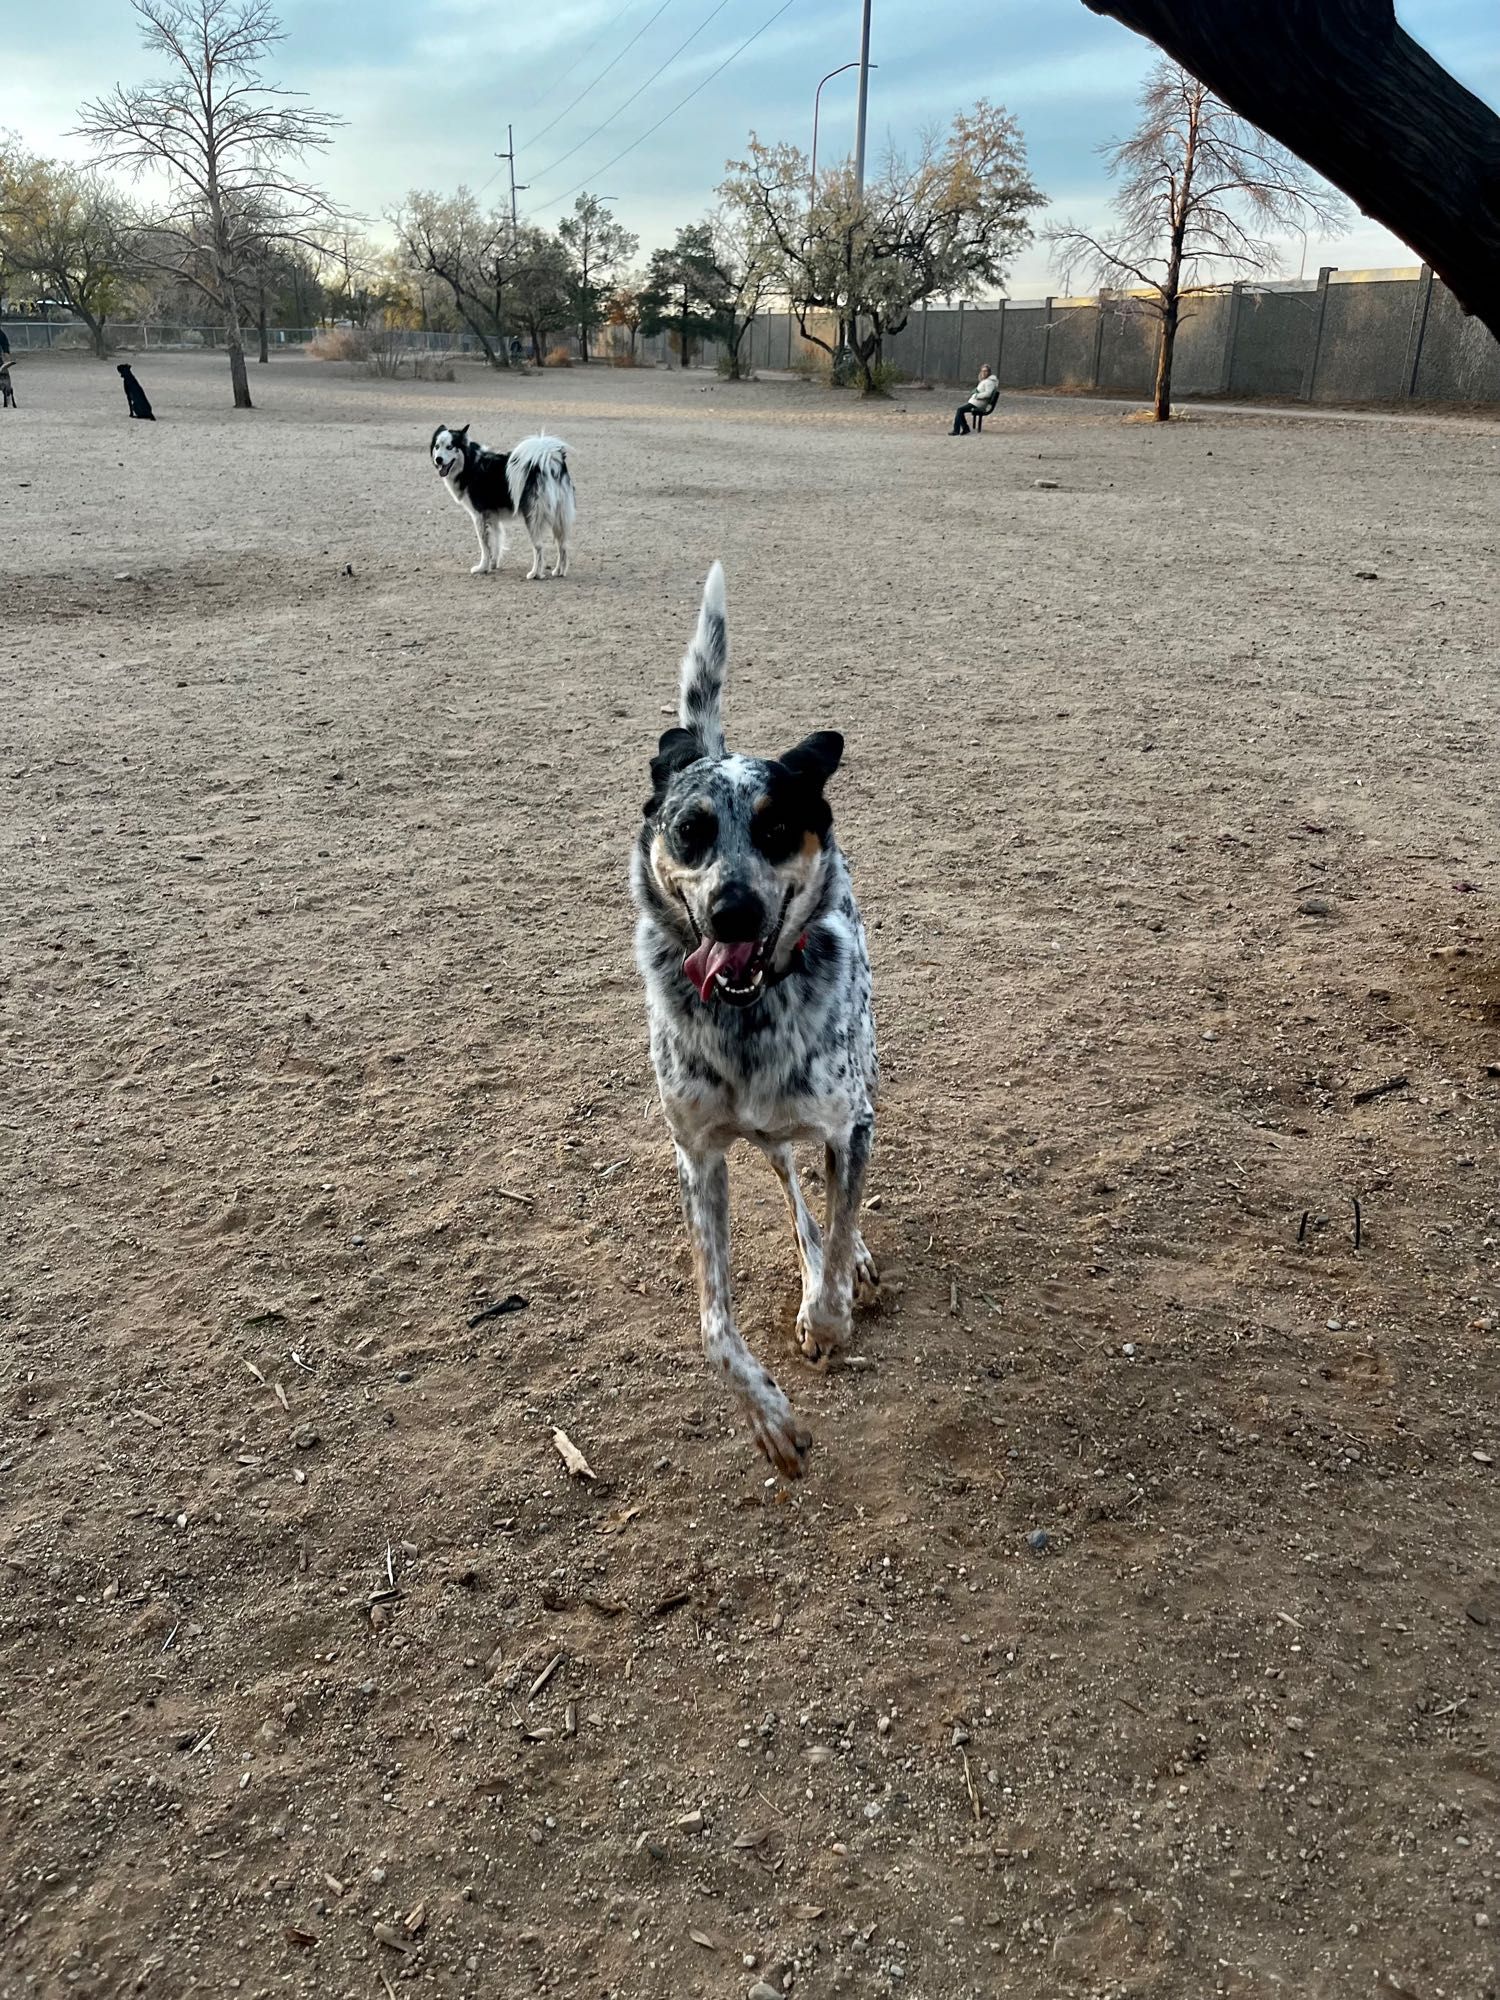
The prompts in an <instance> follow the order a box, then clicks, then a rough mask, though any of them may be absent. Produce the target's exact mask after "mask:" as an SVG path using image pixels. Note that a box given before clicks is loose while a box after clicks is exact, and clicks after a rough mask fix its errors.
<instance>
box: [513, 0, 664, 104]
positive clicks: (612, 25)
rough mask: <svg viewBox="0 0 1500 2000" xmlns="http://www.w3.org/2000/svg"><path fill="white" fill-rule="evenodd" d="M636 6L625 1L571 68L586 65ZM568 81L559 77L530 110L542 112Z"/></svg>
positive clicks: (580, 51) (629, 1)
mask: <svg viewBox="0 0 1500 2000" xmlns="http://www.w3.org/2000/svg"><path fill="white" fill-rule="evenodd" d="M635 4H636V0H625V5H624V6H623V7H622V8H621V9H620V11H619V13H618V14H611V16H610V17H609V19H608V20H607V21H606V22H605V24H604V26H603V27H602V28H601V29H600V30H599V32H598V34H597V35H595V37H594V39H593V40H592V41H591V42H590V43H588V44H587V46H586V47H584V48H581V49H580V50H579V51H578V54H577V55H576V56H575V57H574V58H573V61H572V64H571V65H570V68H571V69H572V70H576V69H577V68H578V65H579V64H580V63H586V62H587V61H588V59H589V57H590V56H591V55H592V54H593V53H594V51H595V49H597V48H598V46H599V44H600V43H601V42H602V41H603V40H604V39H605V38H606V36H608V35H612V34H613V33H614V31H615V29H616V28H618V27H619V25H620V23H621V22H622V21H623V20H624V18H625V16H626V15H627V14H629V13H630V12H631V11H632V10H633V9H634V7H635ZM647 26H648V27H649V26H650V23H649V22H648V23H647ZM566 81H567V79H566V78H565V77H558V78H557V80H556V82H555V83H553V84H552V85H550V86H549V88H548V89H546V90H544V91H543V92H542V94H541V96H540V97H536V98H533V99H532V101H531V104H530V105H529V106H528V109H529V110H531V111H540V110H541V108H542V106H543V105H544V104H545V103H546V102H547V99H548V98H549V97H555V96H556V95H557V93H558V91H559V90H561V89H562V88H563V86H564V84H565V83H566Z"/></svg>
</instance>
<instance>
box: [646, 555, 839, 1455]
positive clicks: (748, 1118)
mask: <svg viewBox="0 0 1500 2000" xmlns="http://www.w3.org/2000/svg"><path fill="white" fill-rule="evenodd" d="M726 656H727V643H726V638H725V620H724V572H723V570H722V569H720V567H719V565H718V564H717V563H715V564H714V566H713V568H712V569H711V570H710V571H709V574H708V582H707V585H706V586H705V588H704V592H703V605H702V609H701V611H700V612H699V615H698V630H697V633H696V634H695V636H694V638H693V641H692V644H691V645H690V646H689V647H688V650H687V655H686V657H685V658H684V660H683V663H682V683H681V689H680V694H679V710H678V712H679V716H680V726H679V727H678V728H676V729H669V730H668V731H667V733H666V735H665V736H663V737H662V739H661V742H660V743H659V744H658V746H657V752H656V755H655V756H654V757H653V758H652V760H651V797H650V798H649V799H648V800H647V802H646V809H645V819H644V823H643V825H642V827H641V830H640V834H639V837H638V838H637V841H636V846H635V854H634V858H633V861H632V865H631V887H632V889H633V891H634V896H635V906H636V932H635V951H636V962H637V963H638V965H639V966H640V969H641V976H642V978H643V979H644V981H645V985H646V1016H647V1020H648V1023H649V1026H650V1031H651V1060H652V1064H653V1066H654V1068H655V1070H656V1081H657V1087H658V1088H659V1090H660V1092H661V1102H662V1109H663V1111H664V1112H665V1114H666V1120H667V1124H668V1126H669V1127H670V1129H671V1133H672V1137H673V1138H674V1139H675V1140H676V1142H677V1178H678V1182H679V1184H680V1186H681V1189H682V1204H683V1208H684V1211H685V1212H686V1215H687V1225H688V1234H689V1237H690V1238H691V1241H692V1247H693V1264H694V1268H695V1270H696V1272H697V1276H698V1298H699V1308H700V1314H701V1319H702V1326H703V1345H704V1350H705V1352H706V1354H707V1356H708V1364H709V1367H710V1368H711V1369H712V1370H713V1371H714V1373H715V1375H716V1376H718V1378H719V1379H720V1380H721V1381H722V1383H723V1385H724V1387H725V1388H726V1389H727V1390H728V1391H729V1392H730V1394H731V1395H732V1396H733V1397H734V1398H735V1400H736V1401H737V1402H738V1403H739V1405H740V1407H741V1409H742V1410H743V1411H744V1413H745V1415H746V1417H747V1418H748V1419H749V1423H750V1429H751V1432H752V1434H753V1436H754V1438H755V1442H756V1443H757V1444H758V1445H759V1446H760V1448H761V1450H762V1451H763V1452H764V1453H765V1454H766V1456H767V1458H769V1459H770V1461H771V1463H772V1464H773V1465H774V1466H775V1467H776V1469H777V1471H778V1472H781V1473H783V1474H785V1476H786V1477H787V1478H789V1479H795V1478H796V1477H797V1476H798V1475H799V1474H800V1473H801V1472H802V1471H803V1469H804V1467H805V1464H806V1460H807V1449H808V1444H809V1438H808V1435H807V1432H806V1431H805V1430H804V1429H803V1428H802V1426H801V1425H800V1424H799V1423H798V1421H797V1419H796V1416H795V1414H794V1413H793V1410H792V1408H791V1405H790V1404H789V1403H788V1402H787V1399H786V1397H785V1396H784V1395H783V1394H782V1392H781V1390H780V1389H779V1388H778V1387H777V1385H776V1383H775V1382H774V1381H773V1380H772V1379H771V1377H770V1375H769V1374H768V1373H767V1371H766V1370H765V1369H764V1368H763V1367H762V1366H761V1365H760V1363H759V1362H758V1361H757V1360H756V1359H755V1357H754V1356H753V1355H752V1354H751V1352H750V1350H749V1348H748V1347H746V1345H745V1342H744V1339H743V1337H742V1336H741V1334H740V1332H739V1329H738V1327H737V1326H736V1325H735V1319H734V1301H733V1297H732V1294H731V1286H730V1274H731V1259H730V1250H729V1173H728V1168H727V1166H726V1163H725V1154H726V1152H727V1151H728V1149H729V1147H730V1146H731V1145H732V1144H733V1143H734V1141H735V1140H736V1139H745V1140H748V1141H749V1143H750V1144H751V1145H752V1146H754V1147H755V1148H756V1149H757V1150H758V1151H759V1152H761V1153H763V1154H764V1155H765V1157H766V1158H767V1160H769V1161H770V1163H771V1166H772V1169H773V1170H774V1172H775V1174H776V1177H777V1179H778V1180H779V1181H780V1182H781V1188H782V1193H783V1194H784V1195H785V1197H786V1203H787V1207H788V1209H789V1210H790V1211H791V1218H792V1229H793V1232H794V1233H795V1236H796V1240H797V1257H798V1262H799V1263H800V1265H801V1267H802V1305H801V1309H800V1311H799V1312H798V1314H797V1339H798V1343H799V1345H800V1347H801V1349H802V1353H803V1355H804V1356H805V1357H806V1359H807V1360H809V1361H811V1362H814V1363H821V1362H823V1361H825V1360H826V1359H827V1357H828V1356H829V1355H831V1354H833V1353H834V1352H836V1350H837V1349H838V1348H840V1347H841V1346H843V1344H844V1343H845V1341H847V1340H848V1338H849V1330H850V1316H849V1315H850V1307H851V1306H852V1305H853V1303H854V1300H855V1296H856V1294H858V1295H859V1296H860V1298H861V1300H862V1302H863V1301H867V1300H869V1299H870V1298H872V1297H873V1296H874V1293H875V1289H876V1286H877V1285H878V1283H879V1279H878V1277H877V1275H876V1271H875V1265H874V1262H873V1260H872V1259H871V1256H870V1253H869V1251H868V1250H867V1249H866V1248H865V1243H864V1238H863V1237H862V1236H861V1235H860V1233H859V1211H860V1203H861V1200H862V1198H863V1194H864V1182H865V1169H866V1167H867V1165H868V1163H869V1158H870V1147H871V1143H872V1141H873V1139H874V1134H875V1098H876V1092H877V1086H878V1069H877V1064H876V1059H875V1020H874V1015H873V1012H872V1008H871V999H870V960H869V955H868V953H867V951H866V947H865V931H864V925H863V924H862V923H861V921H860V915H859V909H858V906H857V905H856V903H855V901H854V890H853V888H852V887H851V885H850V881H849V871H848V869H847V867H846V866H845V864H844V857H843V855H842V854H841V853H840V852H839V846H838V842H837V841H836V840H835V839H834V837H833V814H832V812H831V811H830V809H829V805H828V801H827V799H826V798H825V797H824V796H823V788H824V786H825V785H826V784H827V782H828V780H829V779H830V778H831V777H832V776H833V774H834V772H835V771H836V770H837V769H838V766H839V760H840V758H841V757H842V755H843V750H844V739H843V737H842V736H839V735H837V734H836V733H835V732H834V731H833V730H820V731H819V732H818V733H817V734H816V735H813V736H809V737H806V738H804V740H803V741H802V742H801V743H799V744H797V746H796V747H795V748H794V749H791V750H785V751H783V752H782V754H781V755H780V756H779V757H745V756H738V755H731V754H730V752H729V750H728V749H727V748H726V746H725V742H724V724H723V721H722V720H721V717H720V697H721V693H722V690H723V685H724V667H725V661H726ZM807 1140H814V1141H816V1142H817V1143H818V1144H819V1145H820V1146H821V1147H822V1148H823V1153H824V1182H825V1187H826V1192H827V1200H828V1208H827V1214H826V1217H825V1220H824V1224H823V1227H822V1228H821V1229H820V1228H819V1226H818V1224H817V1222H816V1221H815V1220H814V1218H813V1214H812V1211H811V1209H810V1208H809V1207H808V1205H807V1201H806V1199H805V1197H804V1195H803V1192H802V1185H801V1182H800V1181H799V1180H798V1178H797V1162H796V1158H795V1156H794V1154H793V1150H792V1149H793V1147H794V1146H795V1145H796V1144H797V1143H798V1142H799V1141H807Z"/></svg>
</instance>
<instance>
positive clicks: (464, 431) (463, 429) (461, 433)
mask: <svg viewBox="0 0 1500 2000" xmlns="http://www.w3.org/2000/svg"><path fill="white" fill-rule="evenodd" d="M449 435H450V436H451V437H452V438H453V439H454V441H455V443H456V442H457V441H458V440H459V439H460V438H462V439H463V441H464V442H465V443H466V444H467V443H468V439H469V426H468V425H467V424H463V425H462V426H460V428H459V429H458V430H453V428H452V426H451V425H450V426H449Z"/></svg>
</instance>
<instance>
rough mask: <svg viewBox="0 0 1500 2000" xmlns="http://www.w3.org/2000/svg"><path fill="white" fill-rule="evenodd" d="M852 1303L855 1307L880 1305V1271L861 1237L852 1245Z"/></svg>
mask: <svg viewBox="0 0 1500 2000" xmlns="http://www.w3.org/2000/svg"><path fill="white" fill-rule="evenodd" d="M854 1303H855V1304H856V1305H857V1306H874V1305H879V1303H880V1271H879V1268H878V1267H877V1265H876V1262H875V1259H874V1258H873V1257H872V1256H871V1255H870V1249H869V1245H868V1244H867V1243H866V1242H865V1239H864V1238H863V1237H862V1236H860V1237H857V1238H856V1239H855V1245H854Z"/></svg>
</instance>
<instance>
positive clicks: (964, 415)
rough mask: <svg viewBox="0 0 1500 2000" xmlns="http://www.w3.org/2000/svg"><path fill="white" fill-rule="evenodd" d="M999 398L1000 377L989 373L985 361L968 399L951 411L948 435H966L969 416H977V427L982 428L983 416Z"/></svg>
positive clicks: (967, 433) (985, 415) (988, 412)
mask: <svg viewBox="0 0 1500 2000" xmlns="http://www.w3.org/2000/svg"><path fill="white" fill-rule="evenodd" d="M999 400H1000V378H999V377H998V376H997V375H992V374H991V373H990V368H989V363H988V362H986V363H985V365H984V367H983V368H981V369H980V371H979V380H978V381H977V382H976V383H975V384H974V387H973V390H972V391H971V393H970V395H969V400H968V401H967V402H966V403H960V404H959V406H958V408H957V409H956V410H955V411H954V412H953V428H952V430H951V431H950V432H949V433H948V435H949V436H950V437H961V438H962V437H967V436H968V435H969V419H970V417H977V418H978V420H979V427H980V428H981V429H982V428H983V425H984V420H985V418H986V417H987V416H989V414H990V413H991V411H992V410H993V409H994V407H995V405H996V403H998V402H999Z"/></svg>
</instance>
